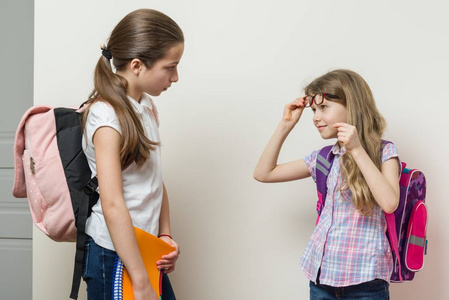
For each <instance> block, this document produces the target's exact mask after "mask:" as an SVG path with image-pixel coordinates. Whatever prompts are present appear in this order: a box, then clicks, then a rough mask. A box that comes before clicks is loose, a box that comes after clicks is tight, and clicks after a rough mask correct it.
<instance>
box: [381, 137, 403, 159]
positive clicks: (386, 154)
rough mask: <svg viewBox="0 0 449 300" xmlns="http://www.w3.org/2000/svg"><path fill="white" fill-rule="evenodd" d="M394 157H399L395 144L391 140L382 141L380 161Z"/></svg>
mask: <svg viewBox="0 0 449 300" xmlns="http://www.w3.org/2000/svg"><path fill="white" fill-rule="evenodd" d="M394 157H397V158H399V153H398V149H397V148H396V146H395V144H393V143H392V142H386V143H384V145H383V148H382V163H384V162H386V161H387V160H389V159H390V158H394Z"/></svg>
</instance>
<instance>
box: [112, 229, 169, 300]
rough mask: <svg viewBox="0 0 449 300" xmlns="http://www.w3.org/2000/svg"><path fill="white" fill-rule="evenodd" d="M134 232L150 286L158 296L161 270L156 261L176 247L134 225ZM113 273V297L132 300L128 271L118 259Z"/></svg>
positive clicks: (118, 299)
mask: <svg viewBox="0 0 449 300" xmlns="http://www.w3.org/2000/svg"><path fill="white" fill-rule="evenodd" d="M134 232H135V234H136V238H137V245H138V246H139V250H140V254H141V255H142V259H143V262H144V264H145V268H146V269H147V272H148V276H149V277H150V283H151V286H152V287H153V289H154V291H155V292H156V294H157V296H158V297H159V298H160V297H161V292H162V290H161V278H162V272H160V271H159V270H158V269H157V267H156V262H157V261H158V260H160V259H161V257H162V256H163V255H166V254H168V253H170V252H173V251H175V250H176V249H175V247H173V246H172V245H170V244H168V243H166V242H164V241H163V240H161V239H160V238H157V237H155V236H154V235H152V234H150V233H148V232H145V231H143V230H142V229H139V228H136V227H134ZM114 273H115V274H114V282H113V299H117V300H133V299H134V296H133V288H132V284H131V278H130V277H129V274H128V272H126V268H125V267H124V266H123V263H122V262H121V260H120V259H118V262H117V265H116V268H115V271H114Z"/></svg>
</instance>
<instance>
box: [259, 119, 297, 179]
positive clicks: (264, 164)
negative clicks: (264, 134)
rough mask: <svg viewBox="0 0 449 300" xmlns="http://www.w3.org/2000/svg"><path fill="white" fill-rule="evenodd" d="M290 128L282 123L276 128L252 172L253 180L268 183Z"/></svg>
mask: <svg viewBox="0 0 449 300" xmlns="http://www.w3.org/2000/svg"><path fill="white" fill-rule="evenodd" d="M292 128H293V127H291V126H288V124H286V122H284V121H281V122H280V123H279V125H278V126H277V127H276V130H275V131H274V134H273V135H272V136H271V138H270V140H269V142H268V144H267V146H266V147H265V149H264V151H263V152H262V155H261V156H260V159H259V161H258V163H257V165H256V168H255V170H254V178H255V179H256V180H258V181H262V182H268V181H270V175H271V172H272V171H273V170H274V169H275V168H276V166H277V162H278V158H279V153H280V151H281V148H282V145H283V144H284V142H285V139H286V138H287V136H288V134H289V133H290V131H291V130H292Z"/></svg>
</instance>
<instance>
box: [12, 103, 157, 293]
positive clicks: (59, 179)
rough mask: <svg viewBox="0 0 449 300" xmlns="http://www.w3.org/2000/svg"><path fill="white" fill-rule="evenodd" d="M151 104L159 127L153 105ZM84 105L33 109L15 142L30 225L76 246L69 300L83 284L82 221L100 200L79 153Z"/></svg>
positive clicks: (18, 182)
mask: <svg viewBox="0 0 449 300" xmlns="http://www.w3.org/2000/svg"><path fill="white" fill-rule="evenodd" d="M150 103H151V106H152V109H149V110H150V112H151V113H152V114H153V116H154V118H155V120H156V123H157V124H158V125H159V121H158V113H157V109H156V106H155V105H154V104H153V103H152V101H151V100H150ZM87 107H88V105H87V104H84V105H82V106H81V108H79V109H78V110H76V109H73V108H66V107H58V108H52V107H49V106H34V107H31V108H30V109H29V110H28V111H27V112H25V114H24V115H23V117H22V119H21V121H20V123H19V126H18V127H17V132H16V136H15V141H14V172H15V178H14V186H13V195H14V197H16V198H28V203H29V206H30V210H31V217H32V219H33V223H34V224H35V225H36V226H37V227H38V228H39V229H40V230H41V231H43V232H44V233H45V234H46V235H47V236H48V237H50V238H51V239H53V240H54V241H57V242H76V253H75V264H74V271H73V281H72V290H71V293H70V298H72V299H77V297H78V291H79V286H80V282H81V275H82V270H83V261H84V242H85V240H86V233H85V225H86V220H87V218H88V217H89V216H90V214H91V212H92V206H93V205H95V203H97V201H98V199H99V194H98V192H97V188H98V181H97V177H92V173H91V170H90V168H89V164H88V162H87V158H86V156H85V155H84V151H83V149H82V138H83V131H82V128H81V127H82V126H81V116H82V113H83V112H84V111H85V110H86V109H87Z"/></svg>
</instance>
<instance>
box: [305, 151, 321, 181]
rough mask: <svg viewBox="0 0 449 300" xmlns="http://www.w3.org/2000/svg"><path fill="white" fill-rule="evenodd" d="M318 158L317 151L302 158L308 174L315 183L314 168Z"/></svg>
mask: <svg viewBox="0 0 449 300" xmlns="http://www.w3.org/2000/svg"><path fill="white" fill-rule="evenodd" d="M317 156H318V150H315V151H313V152H312V153H310V154H309V155H306V157H304V161H305V162H306V165H307V168H308V169H309V173H310V175H311V176H312V179H313V181H315V182H316V173H315V166H316V158H317Z"/></svg>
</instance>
